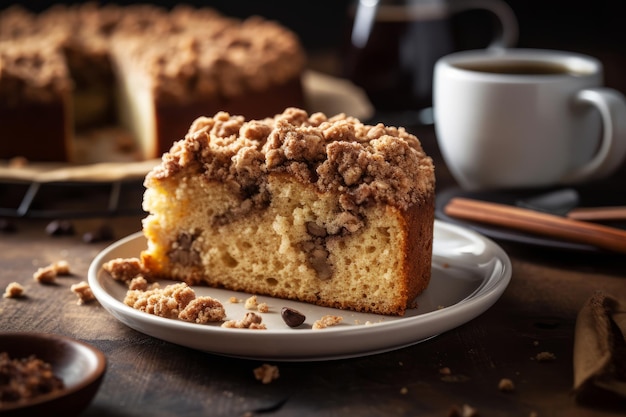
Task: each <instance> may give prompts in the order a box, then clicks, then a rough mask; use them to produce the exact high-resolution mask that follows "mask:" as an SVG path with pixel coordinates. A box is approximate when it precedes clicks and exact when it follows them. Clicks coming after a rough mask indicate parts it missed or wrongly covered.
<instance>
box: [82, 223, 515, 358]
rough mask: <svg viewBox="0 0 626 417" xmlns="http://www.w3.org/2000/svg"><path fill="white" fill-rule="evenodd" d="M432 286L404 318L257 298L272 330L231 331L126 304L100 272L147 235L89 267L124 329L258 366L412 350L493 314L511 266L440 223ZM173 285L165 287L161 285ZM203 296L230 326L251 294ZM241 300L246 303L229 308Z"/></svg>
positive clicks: (120, 290)
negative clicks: (292, 320)
mask: <svg viewBox="0 0 626 417" xmlns="http://www.w3.org/2000/svg"><path fill="white" fill-rule="evenodd" d="M433 246H434V247H433V261H432V278H431V282H430V284H429V286H428V288H427V289H426V291H424V292H423V293H422V294H421V295H420V296H419V297H418V298H417V304H418V307H417V308H416V309H410V310H408V311H407V314H406V315H405V316H404V317H390V316H381V315H376V314H364V313H355V312H350V311H344V310H337V309H333V308H325V307H318V306H315V305H311V304H306V303H300V302H294V301H288V300H282V299H277V298H272V297H263V296H259V297H258V300H259V302H266V303H267V304H268V305H269V308H270V311H269V312H268V313H263V314H262V317H263V323H265V324H266V326H267V330H249V329H227V328H221V327H220V326H219V324H194V323H188V322H183V321H179V320H176V319H166V318H162V317H157V316H154V315H150V314H148V313H144V312H141V311H139V310H136V309H133V308H131V307H129V306H127V305H125V304H124V303H123V299H124V296H125V295H126V290H127V289H126V287H125V286H124V285H123V284H121V283H119V282H117V281H115V280H113V279H112V278H111V277H110V276H109V274H108V273H107V272H105V271H104V270H102V264H103V263H105V262H106V261H108V260H111V259H115V258H128V257H137V256H139V253H140V252H141V250H143V249H145V248H146V240H145V238H144V237H143V235H142V233H141V232H138V233H135V234H133V235H130V236H128V237H126V238H124V239H122V240H120V241H118V242H116V243H114V244H112V245H111V246H109V247H108V248H106V249H104V250H103V251H102V252H101V253H100V254H99V255H98V256H97V257H96V258H95V259H94V260H93V262H92V264H91V266H90V268H89V285H90V286H91V289H92V290H93V292H94V294H95V296H96V298H97V299H98V301H99V302H100V303H101V304H102V305H103V306H104V308H106V309H107V310H108V311H109V312H110V313H111V314H112V315H113V316H115V317H116V318H117V319H118V320H120V321H121V322H122V323H124V324H125V325H127V326H129V327H131V328H133V329H135V330H137V331H139V332H142V333H145V334H147V335H150V336H153V337H156V338H159V339H162V340H166V341H168V342H171V343H176V344H179V345H183V346H187V347H190V348H193V349H198V350H203V351H207V352H210V353H214V354H220V355H226V356H235V357H241V358H249V359H257V360H275V361H315V360H328V359H340V358H349V357H357V356H364V355H371V354H375V353H381V352H386V351H390V350H394V349H399V348H402V347H405V346H410V345H413V344H416V343H419V342H421V341H424V340H426V339H429V338H431V337H433V336H436V335H438V334H440V333H443V332H445V331H448V330H451V329H453V328H455V327H458V326H460V325H462V324H464V323H466V322H468V321H470V320H472V319H474V318H475V317H477V316H478V315H480V314H481V313H483V312H484V311H485V310H487V309H488V308H489V307H491V306H492V305H493V303H495V302H496V300H498V298H499V297H500V296H501V295H502V293H503V292H504V290H505V288H506V287H507V285H508V283H509V281H510V279H511V272H512V271H511V261H510V259H509V257H508V256H507V254H506V253H505V252H504V251H503V250H502V249H501V248H500V246H498V245H497V244H495V243H494V242H493V241H491V240H489V239H487V238H485V237H483V236H482V235H479V234H478V233H476V232H473V231H471V230H469V229H465V228H462V227H459V226H455V225H452V224H449V223H443V222H441V221H439V220H436V221H435V235H434V245H433ZM169 283H171V282H168V281H163V282H162V285H167V284H169ZM194 290H195V292H196V294H197V295H198V296H204V295H209V296H211V297H213V298H217V299H218V300H220V301H221V302H222V303H223V305H224V307H225V309H226V314H227V319H236V320H239V319H241V318H242V317H243V316H244V314H245V313H246V312H247V311H248V310H246V309H245V306H244V304H245V303H244V301H245V300H246V299H247V298H248V297H249V296H250V294H246V293H241V292H234V291H228V290H223V289H215V288H206V287H202V286H198V287H194ZM231 296H235V297H237V298H238V299H240V300H242V302H239V303H231V302H229V299H230V297H231ZM284 306H289V307H292V308H295V309H296V310H298V311H300V312H302V313H303V314H304V315H305V316H306V321H305V323H304V324H303V325H302V326H300V327H298V328H290V327H288V326H287V325H286V324H285V323H284V322H283V320H282V318H281V316H280V310H281V308H282V307H284ZM326 314H331V315H336V316H342V317H343V322H342V323H341V324H339V325H337V326H333V327H327V328H325V329H321V330H313V329H312V328H311V326H312V324H313V322H314V321H315V320H317V319H319V318H320V317H322V316H323V315H326Z"/></svg>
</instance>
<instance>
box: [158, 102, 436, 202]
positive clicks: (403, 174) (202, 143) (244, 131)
mask: <svg viewBox="0 0 626 417" xmlns="http://www.w3.org/2000/svg"><path fill="white" fill-rule="evenodd" d="M183 169H185V170H186V171H187V172H189V171H192V172H197V173H198V174H199V175H203V176H204V177H206V179H207V180H217V181H221V182H223V183H225V184H228V185H229V186H231V187H232V188H233V190H235V191H238V192H240V193H241V195H242V198H250V196H251V195H253V197H254V198H252V202H253V204H258V205H260V204H263V203H264V202H266V201H267V196H265V195H264V190H265V185H266V183H267V175H268V174H270V173H287V174H291V175H293V176H294V177H295V178H297V179H298V180H299V181H301V182H303V183H310V184H313V185H315V186H316V187H317V189H318V190H319V191H320V192H340V193H342V196H341V199H340V204H341V206H342V209H343V210H346V211H350V210H354V209H356V208H357V207H359V206H362V205H368V204H371V203H385V204H391V205H394V206H396V207H398V208H400V209H407V208H408V207H409V206H411V205H413V204H416V203H418V202H420V201H421V200H422V199H424V197H425V196H427V195H430V194H432V193H433V192H434V186H435V178H434V166H433V162H432V159H431V158H430V157H428V156H427V155H426V154H425V152H424V150H423V148H422V145H421V143H420V141H419V140H418V139H417V137H415V136H414V135H412V134H410V133H408V132H407V131H406V130H405V129H404V128H397V127H388V126H384V125H383V124H377V125H375V126H371V125H366V124H363V123H361V122H360V121H359V120H357V119H356V118H353V117H349V116H346V115H345V114H338V115H336V116H333V117H327V116H326V115H324V114H323V113H313V114H311V115H309V114H308V113H307V112H306V111H305V110H302V109H297V108H289V109H286V110H285V111H284V112H283V113H282V114H280V115H277V116H276V117H274V118H267V119H263V120H251V121H246V120H245V119H244V118H243V117H242V116H237V115H230V114H229V113H226V112H219V113H217V114H216V115H215V116H213V117H200V118H198V119H196V121H195V122H194V123H193V124H192V125H191V127H190V129H189V132H188V134H187V135H186V137H185V139H184V140H181V141H178V142H176V143H175V144H174V145H173V147H172V148H171V150H170V151H169V152H168V153H166V154H165V155H163V160H162V163H161V164H160V165H159V166H157V167H156V168H155V169H154V170H153V171H151V172H150V173H149V174H148V176H147V177H146V185H147V186H149V185H150V184H151V183H152V182H154V181H158V180H162V179H165V178H168V177H172V176H175V175H176V174H177V173H179V172H180V171H181V170H183Z"/></svg>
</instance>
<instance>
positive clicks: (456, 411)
mask: <svg viewBox="0 0 626 417" xmlns="http://www.w3.org/2000/svg"><path fill="white" fill-rule="evenodd" d="M478 416H479V414H478V410H476V409H475V408H474V407H472V406H470V405H468V404H463V406H462V407H461V408H459V407H457V406H456V405H455V406H452V408H450V412H449V413H448V417H478Z"/></svg>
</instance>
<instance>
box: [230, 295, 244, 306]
mask: <svg viewBox="0 0 626 417" xmlns="http://www.w3.org/2000/svg"><path fill="white" fill-rule="evenodd" d="M239 301H241V300H239V298H237V297H235V296H232V297H230V298H229V299H228V302H229V303H231V304H237V303H239Z"/></svg>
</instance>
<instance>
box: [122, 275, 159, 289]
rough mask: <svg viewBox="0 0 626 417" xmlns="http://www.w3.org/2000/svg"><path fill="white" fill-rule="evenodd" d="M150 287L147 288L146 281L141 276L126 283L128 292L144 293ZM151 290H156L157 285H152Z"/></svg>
mask: <svg viewBox="0 0 626 417" xmlns="http://www.w3.org/2000/svg"><path fill="white" fill-rule="evenodd" d="M149 288H150V287H149V286H148V280H147V279H145V278H144V277H142V276H137V277H135V278H133V279H131V280H130V281H128V289H129V290H140V291H146V290H148V289H149ZM152 288H158V283H156V282H155V283H154V284H153V287H152Z"/></svg>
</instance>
